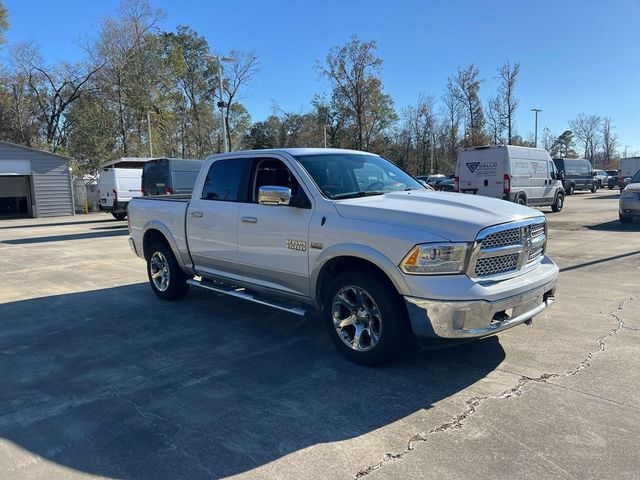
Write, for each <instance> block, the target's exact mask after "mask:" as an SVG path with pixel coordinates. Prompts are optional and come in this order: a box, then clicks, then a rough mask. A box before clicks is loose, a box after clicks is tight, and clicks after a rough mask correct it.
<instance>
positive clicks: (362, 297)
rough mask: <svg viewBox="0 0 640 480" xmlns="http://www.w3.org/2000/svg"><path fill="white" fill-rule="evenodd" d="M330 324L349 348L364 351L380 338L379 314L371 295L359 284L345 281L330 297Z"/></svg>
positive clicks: (374, 344) (380, 316) (380, 321)
mask: <svg viewBox="0 0 640 480" xmlns="http://www.w3.org/2000/svg"><path fill="white" fill-rule="evenodd" d="M332 317H333V327H334V328H335V329H336V332H337V333H338V336H339V337H340V339H341V340H342V341H343V342H344V344H345V345H347V346H348V347H349V348H351V349H353V350H356V351H358V352H366V351H368V350H371V349H372V348H374V347H375V346H376V345H377V344H378V342H379V341H380V334H381V333H382V314H381V313H380V309H379V308H378V305H376V302H375V301H374V300H373V297H372V296H371V295H369V293H367V291H366V290H363V289H362V288H360V287H356V286H353V285H348V286H346V287H343V288H342V289H341V290H339V291H338V293H336V296H335V297H333V303H332Z"/></svg>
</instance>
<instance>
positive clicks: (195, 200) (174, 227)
mask: <svg viewBox="0 0 640 480" xmlns="http://www.w3.org/2000/svg"><path fill="white" fill-rule="evenodd" d="M128 213H129V233H130V238H129V243H130V246H131V248H132V250H133V251H134V253H135V254H136V255H138V256H140V257H143V258H144V259H145V260H146V262H147V272H148V276H149V282H150V285H151V288H152V289H153V291H154V293H155V294H156V295H157V296H158V297H160V298H162V299H165V300H175V299H177V298H180V297H182V296H184V295H185V294H186V293H187V290H188V289H189V286H197V287H202V288H205V289H209V290H212V291H215V292H219V293H224V294H227V295H231V296H234V297H239V298H243V299H246V300H249V301H252V302H256V303H260V304H263V305H268V306H271V307H274V308H278V309H281V310H285V311H287V312H291V313H293V314H297V315H304V314H306V313H307V312H309V311H311V310H320V311H321V312H322V317H323V319H324V322H325V323H326V326H327V330H328V332H329V335H330V336H331V339H332V340H333V342H334V343H335V345H336V346H337V348H338V349H339V350H340V351H341V352H342V353H343V354H344V355H345V356H346V357H347V358H349V359H350V360H353V361H355V362H359V363H364V364H377V363H381V362H384V361H386V360H388V359H390V358H393V357H394V355H395V354H396V353H397V352H399V351H400V350H402V348H403V346H406V342H408V341H410V335H411V334H413V335H415V337H417V339H418V340H419V341H420V342H421V343H425V342H428V341H429V340H431V339H453V340H460V339H468V338H474V337H484V336H487V335H491V334H494V333H498V332H501V331H503V330H505V329H507V328H510V327H513V326H515V325H518V324H521V323H530V321H531V319H532V318H533V317H534V316H535V315H537V314H539V313H540V312H542V311H543V310H545V309H546V308H547V307H548V306H549V305H550V304H551V303H552V302H553V300H554V292H555V288H556V281H557V277H558V267H557V266H556V264H555V263H554V262H553V261H552V260H551V259H550V258H548V257H547V256H546V240H547V225H546V221H545V217H544V215H543V214H542V213H540V212H539V211H537V210H532V209H530V208H528V207H525V206H522V205H517V204H513V203H510V202H506V201H504V200H498V199H493V198H485V197H479V196H473V195H462V194H457V193H445V192H433V191H428V190H426V189H425V188H424V187H423V186H422V184H420V183H419V182H418V181H417V180H415V179H414V178H413V177H411V176H410V175H408V174H407V173H405V172H404V171H403V170H401V169H400V168H398V167H397V166H395V165H394V164H393V163H391V162H389V161H387V160H385V159H383V158H381V157H379V156H377V155H373V154H368V153H363V152H356V151H350V150H337V149H282V150H259V151H246V152H234V153H228V154H218V155H212V156H210V157H208V158H207V159H206V160H205V162H203V167H202V170H201V171H200V174H199V176H198V179H197V181H196V184H195V188H194V191H193V194H192V196H191V197H185V196H175V195H173V196H172V195H168V196H158V197H144V198H142V197H140V198H134V199H133V200H132V201H131V202H130V204H129V212H128Z"/></svg>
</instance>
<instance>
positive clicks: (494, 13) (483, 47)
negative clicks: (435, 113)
mask: <svg viewBox="0 0 640 480" xmlns="http://www.w3.org/2000/svg"><path fill="white" fill-rule="evenodd" d="M4 3H5V5H6V7H7V8H8V10H9V21H10V23H11V28H10V30H9V31H8V33H7V38H8V40H9V42H10V43H15V42H22V41H35V42H37V43H38V44H39V45H40V46H41V49H42V52H43V54H44V56H45V58H46V59H47V60H48V61H50V62H54V61H56V60H59V59H65V60H80V59H81V58H82V55H83V52H82V50H81V49H80V48H79V47H78V46H77V45H78V42H79V40H80V39H81V38H82V37H84V36H87V35H88V36H92V35H95V31H96V23H97V21H98V20H99V19H100V17H102V16H104V15H107V14H110V13H113V12H114V11H115V9H116V8H117V5H118V4H119V1H118V0H100V1H95V2H87V1H86V0H84V1H83V0H57V1H55V2H51V1H34V0H30V1H25V0H4ZM153 4H154V5H157V6H159V7H161V8H162V9H163V10H164V11H165V13H166V18H165V20H164V21H163V23H162V25H161V27H162V28H163V29H165V30H174V29H175V27H176V25H179V24H184V25H189V26H191V27H192V28H194V29H195V30H196V31H198V32H199V33H200V34H202V35H204V37H205V38H206V39H207V41H208V42H209V45H210V46H211V48H212V49H213V50H215V51H217V52H219V51H228V50H230V49H243V50H252V51H254V52H256V53H257V54H258V55H259V57H260V62H261V66H262V68H261V71H260V74H259V76H258V78H257V80H256V83H255V85H254V86H253V87H252V88H251V90H250V92H249V94H248V96H247V97H246V98H245V99H244V103H245V105H246V106H247V108H248V110H249V112H250V113H251V115H252V118H253V120H261V119H264V118H266V117H267V116H268V115H269V114H270V113H271V111H272V106H273V104H274V102H277V103H278V104H279V105H280V106H282V107H283V108H285V109H287V110H305V109H307V108H308V107H309V102H310V100H311V98H312V96H313V95H314V94H316V93H321V92H324V91H327V89H328V87H327V85H326V83H325V82H324V81H323V80H321V79H319V78H318V75H317V73H316V71H315V70H314V64H315V62H316V61H317V60H323V59H324V58H325V56H326V54H327V52H328V50H329V48H330V47H332V46H334V45H338V44H341V43H344V42H346V41H347V40H348V39H349V37H350V36H351V35H352V34H356V35H358V36H359V37H360V38H361V39H363V40H370V39H375V40H377V41H378V46H379V50H378V53H379V55H380V56H381V57H382V58H383V59H384V70H383V73H382V79H383V81H384V88H385V91H386V92H387V93H389V94H391V95H392V97H393V98H394V100H395V103H396V108H397V109H398V110H400V109H401V108H402V107H403V106H406V105H408V104H411V103H413V102H415V101H416V99H417V98H418V95H419V94H420V93H421V92H422V93H424V94H427V95H433V96H435V97H436V98H439V97H440V95H441V94H442V93H443V90H444V86H445V84H446V81H447V76H449V75H451V74H453V73H455V71H456V69H457V68H458V67H459V66H465V65H468V64H469V63H475V64H476V65H477V66H478V67H479V68H480V74H481V77H482V78H483V79H484V82H483V83H482V86H481V89H480V93H481V96H482V98H483V100H485V101H486V99H487V98H488V97H489V95H492V94H493V93H494V91H495V86H496V85H495V78H494V77H495V75H496V73H495V69H496V68H497V67H498V66H500V65H501V64H502V63H503V62H504V61H505V60H511V61H512V62H514V61H518V62H520V63H521V65H522V69H521V73H520V78H519V81H518V84H517V87H516V95H517V96H518V97H519V99H520V107H519V109H518V112H517V115H516V130H517V131H518V133H519V134H521V135H522V136H523V137H525V138H526V137H527V136H528V135H529V134H530V133H532V132H533V129H534V117H533V113H532V112H530V109H531V108H533V107H536V108H541V109H542V110H543V111H542V112H541V113H540V114H539V115H540V116H539V124H538V130H539V135H541V132H542V129H543V128H544V127H548V128H550V129H551V130H552V131H553V132H554V133H556V134H559V133H562V131H564V130H565V129H567V128H568V124H567V123H568V120H570V119H572V118H574V117H575V116H576V115H577V114H578V113H579V112H585V113H587V114H591V113H593V114H598V115H602V116H611V117H613V119H614V121H615V125H616V133H617V134H618V136H619V140H620V150H621V151H624V147H625V146H627V145H628V146H629V153H631V152H634V151H635V152H638V153H640V88H639V87H640V61H639V55H638V52H639V51H640V0H613V1H606V2H605V1H598V0H584V1H577V0H566V1H557V0H556V1H553V0H540V1H517V0H512V1H507V0H505V1H498V0H495V1H493V0H489V1H472V0H469V1H455V0H451V1H446V2H444V1H443V2H435V1H426V0H424V1H417V0H416V1H402V0H396V1H388V0H387V1H378V0H366V1H348V0H342V1H339V0H338V1H335V0H322V1H314V2H309V1H305V0H284V1H273V2H270V1H267V0H261V1H257V0H256V1H247V0H242V1H240V0H232V1H228V2H220V1H208V2H204V1H195V0H180V1H172V0H157V1H154V2H153ZM6 50H7V49H6V48H5V52H4V53H5V55H6V53H7V52H6Z"/></svg>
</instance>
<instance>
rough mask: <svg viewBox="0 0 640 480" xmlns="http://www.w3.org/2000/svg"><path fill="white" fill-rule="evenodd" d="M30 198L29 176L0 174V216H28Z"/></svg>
mask: <svg viewBox="0 0 640 480" xmlns="http://www.w3.org/2000/svg"><path fill="white" fill-rule="evenodd" d="M30 198H31V196H30V194H29V177H28V176H26V175H11V176H0V218H19V217H28V216H29V213H30V212H29V206H30Z"/></svg>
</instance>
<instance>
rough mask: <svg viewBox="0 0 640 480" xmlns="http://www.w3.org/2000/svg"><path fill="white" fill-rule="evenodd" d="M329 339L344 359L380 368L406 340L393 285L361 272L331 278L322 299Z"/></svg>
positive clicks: (403, 317) (404, 317) (401, 309)
mask: <svg viewBox="0 0 640 480" xmlns="http://www.w3.org/2000/svg"><path fill="white" fill-rule="evenodd" d="M323 316H324V320H325V323H326V327H327V331H328V332H329V337H331V340H332V341H333V343H334V345H335V346H336V348H337V349H338V350H339V351H340V353H342V355H344V356H345V357H346V358H348V359H349V360H351V361H352V362H355V363H360V364H363V365H380V364H383V363H386V362H388V361H390V360H393V359H395V358H397V356H398V355H399V353H400V352H401V351H402V347H403V345H404V346H406V345H407V342H408V339H409V332H410V330H409V321H408V318H407V311H406V307H405V305H404V303H403V301H402V297H400V295H398V293H397V292H396V291H395V289H394V287H393V285H391V284H390V283H389V282H388V281H384V280H383V279H381V278H380V277H379V276H376V275H372V274H370V273H365V272H344V273H341V274H339V275H338V276H337V277H336V278H334V279H333V281H332V282H331V284H330V285H329V287H328V289H327V293H326V297H325V298H324V308H323Z"/></svg>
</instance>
